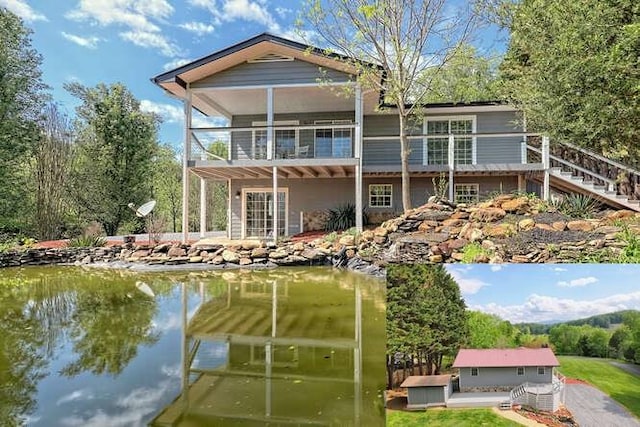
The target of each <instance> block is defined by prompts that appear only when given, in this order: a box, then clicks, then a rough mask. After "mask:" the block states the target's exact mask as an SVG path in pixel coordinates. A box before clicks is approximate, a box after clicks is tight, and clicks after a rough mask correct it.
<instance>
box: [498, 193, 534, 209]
mask: <svg viewBox="0 0 640 427" xmlns="http://www.w3.org/2000/svg"><path fill="white" fill-rule="evenodd" d="M500 207H501V208H502V209H503V210H504V211H505V212H514V213H525V212H527V211H528V210H529V200H528V199H527V198H526V197H518V198H517V199H511V200H506V201H504V202H502V204H501V205H500Z"/></svg>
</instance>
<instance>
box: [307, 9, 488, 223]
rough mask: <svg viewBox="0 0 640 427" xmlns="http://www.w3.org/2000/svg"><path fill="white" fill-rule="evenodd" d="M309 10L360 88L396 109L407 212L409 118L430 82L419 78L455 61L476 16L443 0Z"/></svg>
mask: <svg viewBox="0 0 640 427" xmlns="http://www.w3.org/2000/svg"><path fill="white" fill-rule="evenodd" d="M307 9H308V10H307V13H306V21H307V22H308V24H309V25H310V26H311V27H312V29H313V30H314V31H315V33H316V34H318V35H319V36H320V37H321V38H322V39H323V40H324V42H326V43H327V44H328V46H329V47H330V48H331V49H333V50H336V51H338V52H341V53H344V54H346V55H347V56H348V57H350V58H352V59H349V58H345V59H344V60H345V61H346V62H348V63H349V64H350V65H351V66H353V67H355V68H356V70H357V72H358V73H357V74H358V81H359V82H360V83H361V84H362V86H363V87H364V88H368V89H375V90H380V91H384V94H385V96H384V99H385V102H386V103H389V104H390V105H391V106H393V108H395V109H396V110H397V113H398V120H399V136H400V159H401V164H402V207H403V209H404V210H405V211H407V210H409V209H411V190H410V178H409V154H410V153H411V149H410V145H409V138H408V136H409V129H410V128H411V127H412V126H413V124H412V122H413V121H412V120H410V118H411V117H413V116H416V115H418V114H419V110H420V106H419V103H418V102H416V101H419V100H420V99H422V98H424V96H425V94H427V93H428V92H429V90H430V85H429V83H430V79H421V78H420V76H421V75H422V73H423V71H424V70H426V69H427V68H430V69H431V70H432V73H434V74H437V70H439V69H441V68H442V67H443V66H444V64H446V63H447V62H448V61H449V60H450V59H451V57H452V56H454V54H455V52H456V50H457V48H458V47H459V46H460V44H461V43H462V42H464V41H466V40H467V38H468V37H469V35H470V33H471V30H472V29H473V28H474V26H475V23H476V19H475V15H474V14H473V13H472V11H471V8H470V7H468V5H467V3H464V2H457V3H456V2H452V1H446V0H432V1H428V0H381V1H372V0H309V2H308V8H307ZM353 58H358V59H359V60H361V61H364V62H360V61H359V60H356V59H353ZM372 64H373V65H372ZM381 77H382V78H381Z"/></svg>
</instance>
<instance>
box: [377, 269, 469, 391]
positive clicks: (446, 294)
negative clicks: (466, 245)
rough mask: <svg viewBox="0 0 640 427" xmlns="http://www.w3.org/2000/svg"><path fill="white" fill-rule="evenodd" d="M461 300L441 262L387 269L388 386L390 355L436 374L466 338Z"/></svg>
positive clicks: (392, 366)
mask: <svg viewBox="0 0 640 427" xmlns="http://www.w3.org/2000/svg"><path fill="white" fill-rule="evenodd" d="M465 308H466V307H465V303H464V300H463V299H462V298H461V296H460V289H459V287H458V284H457V283H456V282H455V280H454V279H453V278H452V277H451V275H449V274H448V273H447V271H446V270H445V269H444V267H442V266H432V265H425V264H415V265H392V266H389V268H388V269H387V375H388V387H389V388H391V387H392V386H393V371H394V369H395V365H396V356H397V355H398V354H400V355H403V356H404V358H405V359H407V360H410V361H411V362H413V361H417V363H418V366H419V369H420V373H422V370H423V365H424V367H425V368H426V369H425V373H426V374H427V375H431V374H438V373H439V372H440V369H441V367H442V361H443V357H444V356H453V355H454V354H455V352H456V351H457V350H458V349H459V348H460V347H461V346H462V345H463V344H465V342H466V340H467V336H468V329H467V317H466V312H465Z"/></svg>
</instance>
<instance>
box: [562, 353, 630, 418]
mask: <svg viewBox="0 0 640 427" xmlns="http://www.w3.org/2000/svg"><path fill="white" fill-rule="evenodd" d="M558 360H560V368H559V370H560V372H561V373H562V374H563V375H566V376H567V377H570V378H578V379H581V380H584V381H587V382H588V383H590V384H592V385H594V386H596V387H597V388H599V389H600V390H602V391H603V392H604V393H606V394H608V395H609V396H611V397H612V398H613V399H614V400H616V401H617V402H618V403H620V404H621V405H623V406H624V407H625V408H627V409H628V410H629V411H631V412H632V413H633V414H634V415H635V416H636V417H638V418H640V377H638V376H637V375H632V374H630V373H627V372H625V371H623V370H622V369H620V368H616V367H615V366H613V365H611V364H609V362H608V361H607V360H606V359H592V358H586V357H573V356H558Z"/></svg>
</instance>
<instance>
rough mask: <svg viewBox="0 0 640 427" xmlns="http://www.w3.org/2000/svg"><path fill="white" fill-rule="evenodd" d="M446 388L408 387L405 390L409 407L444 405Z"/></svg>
mask: <svg viewBox="0 0 640 427" xmlns="http://www.w3.org/2000/svg"><path fill="white" fill-rule="evenodd" d="M445 389H446V386H436V387H410V388H408V389H407V403H408V404H409V405H424V406H437V405H444V404H445V403H446V399H445V393H446V390H445Z"/></svg>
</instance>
